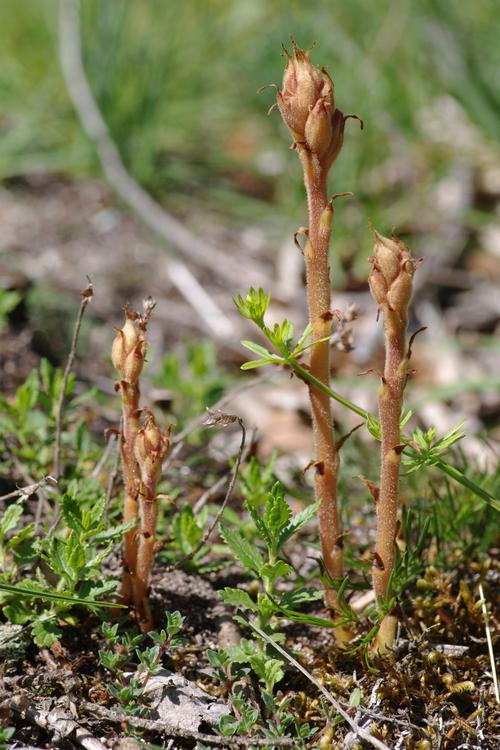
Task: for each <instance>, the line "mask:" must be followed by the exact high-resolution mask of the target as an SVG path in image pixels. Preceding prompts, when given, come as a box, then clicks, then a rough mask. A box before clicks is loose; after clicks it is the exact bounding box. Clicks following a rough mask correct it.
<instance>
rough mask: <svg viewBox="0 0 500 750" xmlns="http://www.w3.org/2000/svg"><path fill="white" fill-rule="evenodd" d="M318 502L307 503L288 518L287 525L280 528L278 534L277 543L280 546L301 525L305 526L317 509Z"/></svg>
mask: <svg viewBox="0 0 500 750" xmlns="http://www.w3.org/2000/svg"><path fill="white" fill-rule="evenodd" d="M319 506H320V503H319V502H317V503H313V504H312V505H308V506H307V507H306V508H304V510H301V511H299V513H296V514H295V515H294V516H293V518H292V519H291V520H290V522H289V523H288V524H287V526H286V527H285V528H284V529H282V531H281V533H280V536H279V545H280V547H281V546H282V545H283V544H285V542H286V541H287V540H288V539H290V537H291V536H293V534H296V533H297V532H298V531H299V530H300V529H301V528H302V527H303V526H305V525H306V524H307V523H309V521H310V520H311V518H313V517H314V516H315V515H316V513H317V512H318V510H319Z"/></svg>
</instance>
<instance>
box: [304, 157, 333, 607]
mask: <svg viewBox="0 0 500 750" xmlns="http://www.w3.org/2000/svg"><path fill="white" fill-rule="evenodd" d="M300 153H301V159H302V164H303V167H304V181H305V186H306V190H307V199H308V208H309V241H308V242H307V243H306V247H305V250H304V256H305V264H306V277H307V300H308V308H309V320H310V323H311V324H312V326H313V334H312V338H313V341H317V342H318V343H316V345H315V346H313V347H312V349H311V358H310V364H309V366H310V372H311V375H313V376H314V377H315V378H317V379H318V380H319V381H321V382H322V383H324V384H325V385H327V386H328V385H329V382H330V344H329V341H328V340H326V341H321V339H324V338H325V337H328V336H329V335H330V333H331V327H332V314H331V311H330V303H331V292H330V266H329V242H330V234H331V221H332V214H333V211H332V207H331V205H329V204H328V199H327V190H326V182H327V172H328V170H326V169H323V168H322V167H321V165H320V163H319V161H318V160H317V159H316V158H315V156H314V155H313V154H311V153H310V152H309V151H307V150H306V149H305V148H304V149H301V152H300ZM309 395H310V399H311V413H312V424H313V433H314V443H315V452H316V456H315V462H316V475H315V480H314V485H315V496H316V500H319V501H320V503H321V505H320V511H319V523H320V537H321V548H322V555H323V561H324V564H325V567H326V571H327V573H328V575H329V576H330V577H331V578H337V579H338V578H341V577H342V575H343V552H342V537H341V531H340V525H339V515H338V508H337V472H338V466H339V459H338V454H337V450H336V447H335V439H334V435H333V417H332V410H331V404H330V399H329V397H328V396H327V395H326V394H325V393H322V392H321V391H319V390H318V389H317V388H314V387H310V388H309ZM325 604H326V605H327V606H328V607H330V608H332V609H335V608H336V605H337V597H336V592H335V590H334V589H332V588H331V587H329V586H327V587H326V590H325Z"/></svg>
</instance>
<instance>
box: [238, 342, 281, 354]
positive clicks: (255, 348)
mask: <svg viewBox="0 0 500 750" xmlns="http://www.w3.org/2000/svg"><path fill="white" fill-rule="evenodd" d="M240 343H241V345H242V346H244V347H245V349H249V350H250V351H251V352H253V353H254V354H258V355H259V357H263V358H265V359H273V357H274V354H272V352H270V351H268V349H266V348H265V347H264V346H261V345H260V344H256V343H255V341H247V340H246V339H243V341H241V342H240Z"/></svg>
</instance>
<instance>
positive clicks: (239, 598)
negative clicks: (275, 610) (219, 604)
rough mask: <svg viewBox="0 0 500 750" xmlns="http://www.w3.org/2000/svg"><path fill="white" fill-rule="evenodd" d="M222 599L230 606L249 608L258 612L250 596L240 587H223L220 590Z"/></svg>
mask: <svg viewBox="0 0 500 750" xmlns="http://www.w3.org/2000/svg"><path fill="white" fill-rule="evenodd" d="M220 595H221V597H222V600H223V601H224V602H225V603H226V604H230V605H231V606H232V607H242V608H243V609H249V610H250V611H251V612H255V613H258V611H259V608H258V606H257V604H256V603H255V602H254V600H253V599H252V598H251V596H250V595H249V594H248V593H247V592H246V591H242V589H232V588H227V587H226V588H224V589H222V591H221V592H220Z"/></svg>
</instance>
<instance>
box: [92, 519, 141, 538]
mask: <svg viewBox="0 0 500 750" xmlns="http://www.w3.org/2000/svg"><path fill="white" fill-rule="evenodd" d="M136 523H137V522H136V521H134V520H132V521H128V523H121V524H120V525H119V526H112V527H111V528H109V529H104V531H100V532H99V533H98V534H93V535H92V542H93V543H94V544H101V542H109V541H112V540H113V539H118V538H119V537H121V536H123V534H125V532H126V531H130V529H133V528H134V526H135V525H136Z"/></svg>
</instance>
